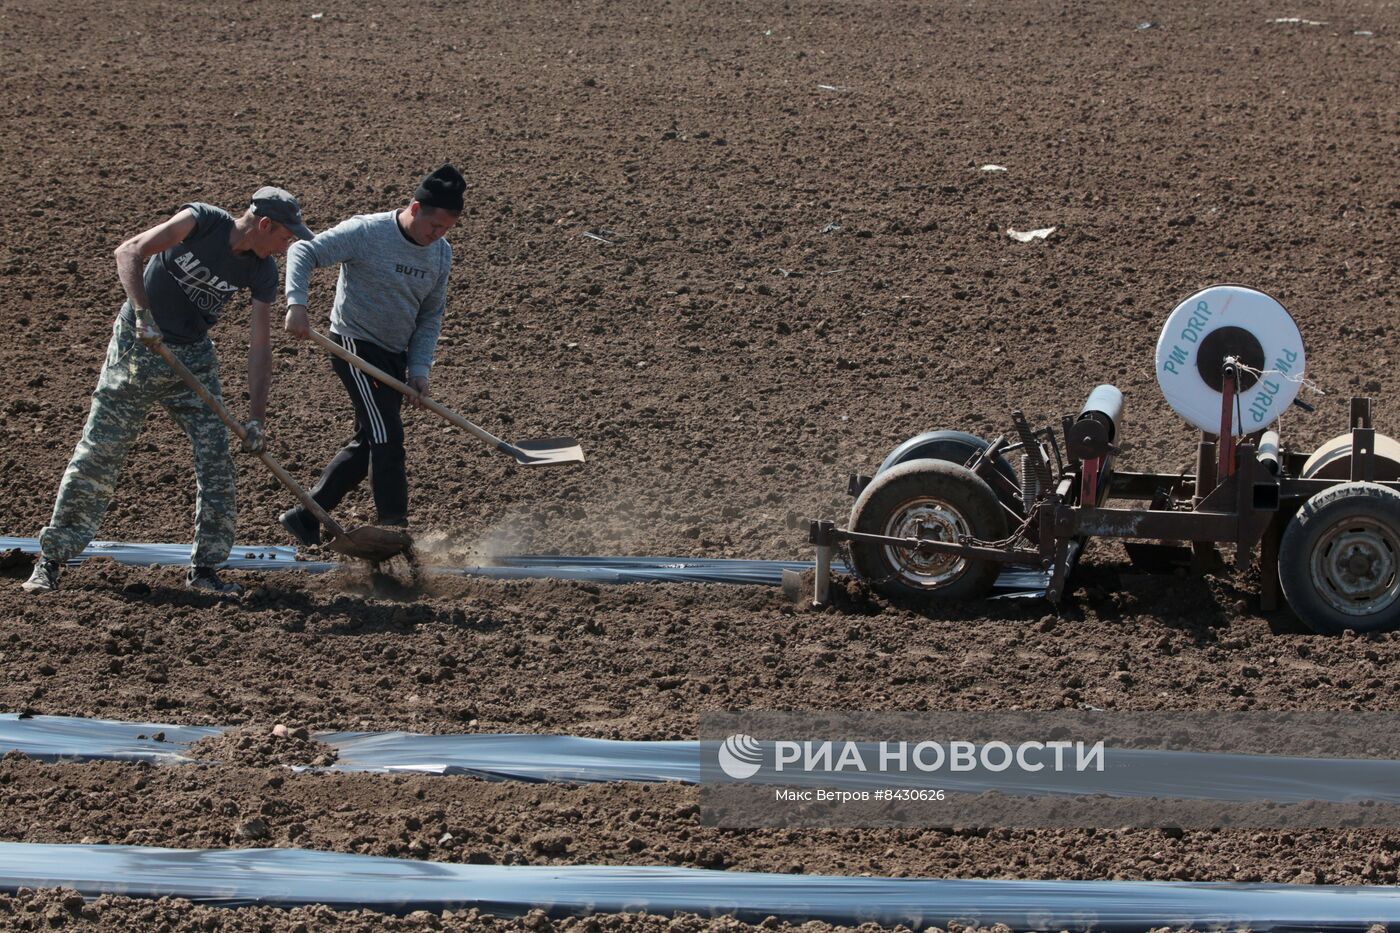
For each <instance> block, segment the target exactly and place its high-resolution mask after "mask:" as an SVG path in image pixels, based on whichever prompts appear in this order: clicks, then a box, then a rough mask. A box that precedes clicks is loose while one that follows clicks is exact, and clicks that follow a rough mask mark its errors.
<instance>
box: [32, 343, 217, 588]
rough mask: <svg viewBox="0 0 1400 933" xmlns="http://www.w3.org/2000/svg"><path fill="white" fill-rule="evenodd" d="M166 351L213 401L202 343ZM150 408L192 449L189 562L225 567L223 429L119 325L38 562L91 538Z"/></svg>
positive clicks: (147, 486) (210, 352)
mask: <svg viewBox="0 0 1400 933" xmlns="http://www.w3.org/2000/svg"><path fill="white" fill-rule="evenodd" d="M167 346H169V347H170V350H171V351H172V352H173V353H174V354H175V356H176V358H177V359H179V360H180V361H181V362H182V363H184V364H185V365H186V366H188V367H189V368H190V371H191V372H193V373H194V374H195V376H196V377H197V378H198V379H199V381H200V382H202V383H204V385H205V386H207V387H208V388H209V391H210V392H212V393H214V395H215V397H218V396H219V395H220V390H219V360H218V357H217V356H216V355H215V353H214V345H213V344H212V343H210V342H209V340H207V339H206V340H204V341H203V342H201V343H196V344H190V345H188V346H174V345H169V344H168V345H167ZM156 402H159V403H160V404H161V405H163V406H164V407H165V410H166V411H168V412H169V413H170V417H172V418H174V419H175V423H176V424H178V425H179V426H180V427H181V428H183V429H184V431H185V433H186V434H187V435H189V438H190V442H191V444H193V445H194V474H195V481H196V483H197V485H198V497H197V502H196V507H195V532H194V549H193V551H192V552H191V554H190V562H191V563H192V564H194V565H195V566H198V567H213V566H217V565H218V564H222V563H223V562H224V561H225V560H227V559H228V555H229V551H230V550H231V549H232V548H233V524H234V515H235V506H234V481H233V462H232V460H231V459H230V457H229V447H228V429H227V428H225V427H224V424H223V422H222V421H220V420H219V418H218V416H217V415H215V414H214V413H213V412H212V411H210V410H209V407H208V406H207V405H205V404H204V403H203V402H202V401H200V399H199V396H197V395H195V394H194V393H193V392H192V391H190V390H189V388H187V387H186V386H185V384H184V383H183V382H182V381H181V380H180V377H179V376H177V375H175V372H174V370H172V369H171V368H170V367H169V365H167V364H166V362H165V360H163V359H161V358H160V356H159V355H158V354H156V353H154V352H153V351H151V350H149V349H147V348H146V347H145V346H144V345H142V343H141V341H140V340H138V339H137V338H136V332H135V330H134V329H133V328H132V327H131V326H130V325H128V324H125V323H123V322H122V321H121V320H120V319H118V321H117V324H116V326H115V327H114V328H113V330H112V342H111V343H110V344H108V346H107V361H106V362H105V363H104V364H103V366H102V375H100V376H99V377H98V378H97V389H96V391H94V392H93V393H92V410H91V411H90V412H89V413H88V420H87V425H86V427H84V428H83V436H82V438H81V439H80V440H79V441H78V446H77V449H75V450H74V451H73V459H72V460H70V461H69V462H68V469H67V470H65V471H64V473H63V481H62V482H61V483H60V484H59V487H58V501H56V502H55V503H54V506H53V517H52V518H50V519H49V523H48V525H46V526H45V527H44V530H43V531H42V532H40V534H39V546H40V548H41V549H42V550H43V552H44V557H46V558H48V559H50V560H56V561H60V562H62V561H66V560H68V559H69V558H72V557H76V556H78V554H80V553H82V550H83V548H85V547H87V544H88V542H89V541H91V540H92V537H93V535H95V534H97V527H98V525H99V524H100V523H101V521H102V515H103V513H104V512H106V511H107V503H108V501H109V500H110V499H111V498H112V493H113V492H114V491H115V489H116V485H117V479H118V477H119V476H120V474H121V469H122V464H123V463H124V462H125V461H126V454H127V451H128V450H130V449H131V444H132V442H133V441H135V440H136V436H137V435H138V434H140V433H141V427H142V425H144V424H145V421H146V413H147V412H148V411H150V408H151V405H152V404H154V403H156ZM140 488H141V489H142V491H143V494H145V495H150V496H157V497H158V496H160V494H161V492H160V490H159V489H158V488H157V487H156V486H155V484H153V483H145V482H143V483H142V484H141V486H140Z"/></svg>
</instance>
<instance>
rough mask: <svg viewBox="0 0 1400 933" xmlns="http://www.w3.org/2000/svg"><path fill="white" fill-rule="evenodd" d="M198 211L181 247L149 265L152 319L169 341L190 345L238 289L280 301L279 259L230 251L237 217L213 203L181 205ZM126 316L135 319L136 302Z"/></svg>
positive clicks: (148, 294)
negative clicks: (249, 290) (133, 309)
mask: <svg viewBox="0 0 1400 933" xmlns="http://www.w3.org/2000/svg"><path fill="white" fill-rule="evenodd" d="M182 208H189V209H190V211H192V212H193V213H194V230H192V231H191V232H190V235H189V236H187V237H185V238H184V239H183V240H181V241H180V242H179V243H176V244H175V245H174V246H172V247H170V248H169V249H167V250H165V251H164V252H160V253H157V254H156V255H154V256H152V257H151V259H150V261H149V262H147V263H146V272H145V282H146V297H147V298H148V299H150V302H151V316H152V317H154V318H155V321H156V326H157V327H159V328H160V332H161V334H162V335H164V338H165V340H166V342H167V343H174V344H191V343H198V342H199V341H201V340H203V339H204V336H205V334H207V333H208V332H209V328H210V327H212V326H214V325H215V324H217V323H218V321H219V315H220V314H221V313H222V311H223V309H224V302H225V301H227V300H228V299H229V298H230V297H232V295H233V293H234V292H236V291H238V290H239V289H243V288H247V289H251V290H252V294H253V297H254V298H256V299H257V300H259V301H265V302H267V303H268V304H271V303H272V302H273V301H275V300H276V299H277V261H276V260H274V259H273V258H272V257H271V256H268V257H267V258H266V259H259V258H258V257H257V255H256V254H254V253H243V254H235V253H234V252H233V251H232V250H231V249H229V235H230V234H231V233H232V231H233V218H232V217H231V216H229V214H228V212H227V211H223V210H220V209H219V208H217V207H214V206H213V205H211V204H202V203H198V202H196V203H192V204H185V205H182ZM122 317H123V318H124V319H125V320H126V321H127V322H128V323H131V322H132V321H133V315H132V313H131V302H127V303H126V305H124V306H123V308H122Z"/></svg>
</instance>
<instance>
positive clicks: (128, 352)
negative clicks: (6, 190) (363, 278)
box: [24, 187, 312, 595]
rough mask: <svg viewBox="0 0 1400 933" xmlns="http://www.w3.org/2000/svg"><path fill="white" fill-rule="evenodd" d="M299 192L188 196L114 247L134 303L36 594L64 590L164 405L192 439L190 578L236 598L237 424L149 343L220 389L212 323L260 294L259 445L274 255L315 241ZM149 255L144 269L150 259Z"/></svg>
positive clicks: (255, 328)
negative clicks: (231, 440) (242, 207)
mask: <svg viewBox="0 0 1400 933" xmlns="http://www.w3.org/2000/svg"><path fill="white" fill-rule="evenodd" d="M311 237H312V233H311V231H310V230H308V229H307V228H306V225H305V224H303V223H302V220H301V207H300V205H298V204H297V202H296V199H295V198H293V197H292V196H291V195H290V194H288V193H287V192H285V191H283V190H281V189H280V188H271V187H267V188H261V189H259V190H258V192H257V193H256V194H254V195H253V202H252V205H251V206H250V207H249V208H248V209H247V211H245V212H244V213H243V215H242V216H240V217H237V218H235V217H233V216H232V215H230V214H228V213H226V212H224V211H222V210H220V209H218V208H217V207H213V206H211V205H208V204H202V203H190V204H186V205H184V206H183V207H182V208H181V209H180V211H179V212H178V213H176V214H175V215H174V216H173V217H171V218H170V219H169V220H167V221H165V222H164V223H161V224H158V225H156V226H155V227H152V228H151V229H149V230H146V231H144V232H142V233H140V234H137V235H136V236H134V237H132V238H131V239H129V240H127V241H126V242H125V243H123V244H122V245H121V246H119V247H117V250H116V257H117V273H118V276H119V278H120V279H121V283H122V287H123V288H124V289H125V291H126V295H127V301H126V303H125V304H124V305H123V306H122V311H121V313H120V314H119V315H118V316H117V321H116V324H115V325H114V327H113V329H112V340H111V343H110V344H109V345H108V347H107V359H106V362H105V363H104V364H103V366H102V374H101V375H100V376H99V377H98V380H97V389H96V391H94V392H93V394H92V409H91V411H90V412H89V414H88V420H87V426H86V427H84V429H83V436H82V438H81V439H80V440H79V441H78V446H77V449H76V450H74V452H73V459H72V460H71V461H69V463H68V469H67V470H65V471H64V474H63V480H62V482H61V484H60V485H59V489H58V499H57V501H56V502H55V503H54V508H53V517H52V518H50V519H49V523H48V525H47V526H45V527H44V530H43V531H42V532H41V533H40V535H39V547H40V551H41V553H40V555H39V559H38V561H37V562H36V563H35V565H34V572H33V573H32V574H31V575H30V577H29V580H28V581H27V582H26V583H25V584H24V588H25V589H26V590H28V591H29V592H31V593H38V592H46V591H50V590H55V589H57V588H58V578H59V575H60V573H61V572H62V568H63V565H64V564H65V563H66V562H67V561H69V560H71V559H72V558H74V557H77V556H78V555H79V554H80V553H82V550H83V548H85V547H86V546H87V544H88V542H89V541H91V540H92V537H93V535H95V534H96V533H97V528H98V525H99V524H100V523H101V521H102V515H103V513H105V512H106V510H107V503H108V501H109V500H110V499H111V497H112V493H113V492H114V490H115V488H116V485H117V480H118V477H119V475H120V473H121V468H122V464H123V463H124V462H125V460H126V455H127V451H128V450H130V448H131V444H132V442H133V441H135V440H136V437H137V435H138V434H140V433H141V427H142V425H143V424H144V423H145V420H146V413H147V412H148V411H149V410H150V408H151V406H152V405H153V404H155V403H157V402H159V403H160V404H161V405H162V406H163V407H164V408H165V410H166V411H167V412H169V413H170V416H171V417H172V418H174V419H175V423H176V424H178V425H179V426H180V427H181V428H182V429H183V430H184V432H185V434H187V435H188V436H189V438H190V443H191V444H192V446H193V448H194V466H195V480H196V483H197V486H198V500H197V505H196V509H195V536H194V549H193V551H192V553H191V555H190V563H191V567H190V571H189V574H188V575H187V576H186V578H185V585H186V586H187V587H188V588H189V589H192V590H197V591H203V592H209V593H215V594H219V595H236V594H237V593H238V592H240V589H241V588H240V587H239V586H238V585H237V584H235V583H229V582H225V581H223V580H220V579H219V576H218V574H217V572H216V571H215V569H214V568H215V567H217V566H218V565H219V564H222V563H223V562H224V561H225V560H227V559H228V555H229V551H230V550H231V549H232V548H233V533H234V516H235V505H234V471H233V463H232V462H231V460H230V458H229V449H228V430H227V428H225V427H224V424H223V422H221V421H220V420H219V418H218V416H217V415H216V414H214V412H213V411H211V410H210V409H209V407H208V406H206V405H205V404H204V402H203V401H201V400H200V398H199V396H197V395H196V394H195V393H194V392H193V391H192V390H191V389H190V388H189V387H188V386H186V385H185V383H184V382H183V381H182V380H181V379H180V377H179V376H178V375H176V374H175V372H174V370H172V369H171V368H170V366H169V365H168V364H167V363H166V362H165V360H163V359H162V358H161V357H160V355H159V354H158V353H157V352H156V351H155V350H154V349H152V345H154V344H155V343H156V342H159V341H163V342H164V343H165V344H166V346H167V347H168V348H169V349H170V350H171V352H172V353H173V354H174V355H175V357H176V358H177V359H179V360H180V361H181V362H183V363H184V364H185V365H186V366H187V367H189V369H190V371H191V372H193V373H194V375H195V377H196V378H197V379H199V381H200V382H202V383H204V385H205V386H206V387H208V389H209V391H210V392H211V393H213V395H214V396H215V397H219V396H220V387H219V361H218V357H217V355H216V354H215V352H214V344H213V343H212V342H211V341H210V340H209V337H208V330H209V328H210V326H212V325H213V324H214V323H216V322H217V321H218V319H219V315H220V313H221V312H222V310H223V306H224V304H225V302H226V301H227V300H228V298H229V297H231V296H232V295H233V294H234V293H236V292H238V291H240V290H242V289H244V288H248V289H250V290H251V292H252V315H251V318H250V320H251V328H250V329H251V336H250V340H249V354H248V387H249V396H250V399H251V402H250V408H251V409H252V415H253V420H252V421H250V422H248V441H247V442H245V445H244V446H245V449H247V450H250V451H253V452H257V451H259V450H261V448H262V437H263V432H262V419H263V417H264V416H265V414H266V411H267V396H268V389H269V386H270V382H271V353H272V351H271V340H270V325H269V311H270V306H271V303H272V302H273V301H274V300H275V299H276V297H277V263H276V260H274V259H273V258H272V257H273V256H275V255H279V254H281V253H285V252H286V250H287V247H288V246H290V245H291V243H292V241H293V240H294V239H311ZM147 259H149V261H148V262H146V264H145V268H144V271H143V269H142V262H143V260H147Z"/></svg>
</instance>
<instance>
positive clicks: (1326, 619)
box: [1278, 483, 1400, 635]
mask: <svg viewBox="0 0 1400 933" xmlns="http://www.w3.org/2000/svg"><path fill="white" fill-rule="evenodd" d="M1363 515H1364V516H1366V517H1368V518H1371V519H1377V518H1379V519H1381V520H1382V521H1384V522H1386V523H1388V524H1389V526H1390V528H1391V529H1392V530H1393V531H1394V532H1395V533H1396V534H1397V535H1398V536H1400V492H1396V491H1395V490H1393V489H1390V488H1388V487H1386V486H1380V485H1378V484H1376V483H1342V484H1341V485H1338V486H1333V487H1332V488H1331V489H1326V490H1323V491H1322V492H1320V493H1318V494H1317V495H1315V496H1313V497H1312V498H1311V499H1309V500H1308V501H1307V502H1305V503H1304V504H1303V507H1302V508H1300V509H1299V510H1298V512H1297V513H1296V514H1295V515H1294V516H1293V518H1292V519H1291V520H1290V521H1289V522H1288V527H1287V528H1285V529H1284V532H1283V541H1282V542H1281V543H1280V545H1279V553H1278V576H1279V584H1280V586H1281V587H1282V589H1283V595H1284V598H1286V599H1287V600H1288V605H1289V606H1290V607H1291V608H1292V609H1293V611H1294V612H1295V613H1296V614H1297V615H1298V618H1300V619H1302V620H1303V622H1304V624H1306V625H1307V626H1308V628H1310V629H1312V630H1313V631H1315V632H1317V633H1319V634H1322V635H1340V634H1341V633H1342V632H1344V631H1346V630H1347V629H1352V630H1353V631H1357V632H1382V631H1390V630H1393V629H1396V628H1400V601H1396V602H1395V603H1392V604H1391V605H1390V606H1389V607H1387V608H1386V609H1384V610H1382V611H1381V612H1378V613H1375V614H1373V615H1372V616H1354V615H1346V614H1344V613H1341V612H1338V611H1337V610H1336V609H1334V608H1333V607H1331V606H1329V605H1328V604H1327V602H1326V600H1325V599H1324V598H1323V597H1322V596H1321V595H1319V593H1318V592H1317V589H1316V587H1315V586H1314V585H1313V582H1312V571H1311V561H1312V552H1313V549H1314V547H1315V546H1316V544H1317V541H1318V539H1319V537H1320V536H1321V535H1322V534H1324V533H1325V532H1326V531H1327V530H1328V529H1329V528H1331V527H1332V526H1333V525H1335V524H1336V522H1338V521H1342V520H1344V519H1346V518H1347V517H1357V516H1363Z"/></svg>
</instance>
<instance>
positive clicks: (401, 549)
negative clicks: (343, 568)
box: [326, 525, 413, 564]
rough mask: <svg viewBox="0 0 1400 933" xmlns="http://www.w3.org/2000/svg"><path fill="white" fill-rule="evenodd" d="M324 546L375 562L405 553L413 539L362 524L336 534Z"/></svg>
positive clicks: (347, 555)
mask: <svg viewBox="0 0 1400 933" xmlns="http://www.w3.org/2000/svg"><path fill="white" fill-rule="evenodd" d="M326 546H327V547H329V548H330V549H331V550H333V551H338V552H339V553H341V554H344V555H345V556H346V557H358V558H360V559H362V560H367V561H369V562H370V563H372V564H377V563H380V562H381V561H386V560H388V559H389V558H391V557H397V556H398V555H400V554H403V553H406V552H407V551H408V550H409V549H410V548H411V547H413V539H412V538H410V537H409V536H408V535H406V534H404V533H403V532H400V531H390V530H389V529H388V528H376V527H375V526H373V525H364V526H362V527H360V528H351V529H350V530H349V531H346V532H344V533H343V534H338V535H336V536H335V537H334V538H332V539H331V540H330V541H329V542H328V543H327V544H326Z"/></svg>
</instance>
